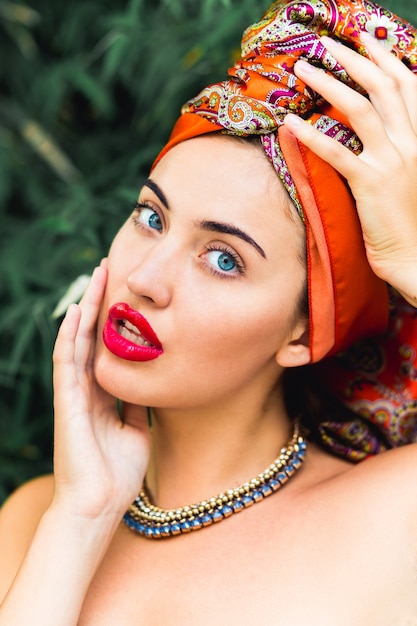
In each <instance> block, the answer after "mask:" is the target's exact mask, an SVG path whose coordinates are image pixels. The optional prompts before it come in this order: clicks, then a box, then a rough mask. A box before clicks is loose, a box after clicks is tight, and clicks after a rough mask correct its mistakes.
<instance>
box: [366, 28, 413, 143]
mask: <svg viewBox="0 0 417 626" xmlns="http://www.w3.org/2000/svg"><path fill="white" fill-rule="evenodd" d="M361 39H362V42H363V44H364V46H365V48H366V50H367V52H368V54H369V56H370V57H371V59H372V61H373V62H374V63H375V64H376V65H378V67H380V68H381V69H382V70H384V71H385V72H386V73H387V74H389V75H390V76H391V77H392V78H393V79H394V80H395V82H396V85H397V90H399V91H400V92H401V96H402V98H403V100H404V102H405V105H406V107H407V110H408V114H409V118H410V121H411V123H412V125H413V129H414V131H417V76H416V74H414V73H413V72H412V71H411V70H410V69H409V68H408V67H407V66H406V64H405V63H403V62H402V61H401V60H400V59H399V58H398V57H397V56H396V55H394V54H392V53H391V52H390V51H389V50H388V49H387V48H385V47H384V46H383V45H382V44H381V43H379V42H378V41H377V40H376V39H375V37H372V36H371V35H370V34H369V33H362V35H361Z"/></svg>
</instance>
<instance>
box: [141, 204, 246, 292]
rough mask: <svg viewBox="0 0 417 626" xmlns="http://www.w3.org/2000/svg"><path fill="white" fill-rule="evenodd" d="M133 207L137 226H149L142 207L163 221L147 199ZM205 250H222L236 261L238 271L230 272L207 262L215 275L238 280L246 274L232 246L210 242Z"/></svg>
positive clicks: (207, 251)
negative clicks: (145, 222)
mask: <svg viewBox="0 0 417 626" xmlns="http://www.w3.org/2000/svg"><path fill="white" fill-rule="evenodd" d="M133 209H134V211H135V214H134V215H133V216H132V221H133V223H134V225H135V226H138V227H139V228H142V229H143V230H146V229H147V228H146V226H145V225H144V224H143V223H142V222H141V221H140V220H139V215H140V212H141V210H142V209H149V210H150V211H153V212H154V213H156V214H157V215H158V216H159V219H160V220H161V223H162V218H161V216H160V214H159V212H158V211H157V209H156V208H155V206H153V204H151V203H150V202H147V201H144V202H134V203H133ZM136 213H138V215H136ZM149 228H150V227H149ZM155 230H156V229H155ZM156 232H158V231H156ZM204 250H205V252H206V253H210V252H222V253H223V254H227V255H229V256H230V258H232V259H233V261H234V262H235V263H236V272H234V273H228V272H222V271H221V270H216V268H215V267H214V266H213V265H212V264H211V263H208V262H207V267H208V269H209V271H210V272H211V273H212V274H213V275H214V276H217V277H219V278H225V279H226V280H236V278H238V277H239V276H244V274H245V272H246V269H245V266H244V265H243V263H242V260H241V258H240V256H239V255H238V254H237V253H236V252H235V251H234V250H233V249H232V248H229V246H226V245H225V244H219V243H216V244H208V245H206V246H204Z"/></svg>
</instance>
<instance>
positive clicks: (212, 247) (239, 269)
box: [204, 243, 246, 280]
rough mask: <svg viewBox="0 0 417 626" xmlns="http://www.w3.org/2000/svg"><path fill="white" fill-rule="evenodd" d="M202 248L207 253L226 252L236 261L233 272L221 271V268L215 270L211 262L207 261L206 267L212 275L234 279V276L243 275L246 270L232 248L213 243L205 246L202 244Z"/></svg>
mask: <svg viewBox="0 0 417 626" xmlns="http://www.w3.org/2000/svg"><path fill="white" fill-rule="evenodd" d="M204 249H205V251H206V252H207V253H208V252H222V253H223V254H227V255H228V256H230V258H232V259H233V261H234V262H235V263H236V272H233V273H228V272H222V271H221V270H216V268H215V267H214V265H212V264H211V263H207V267H208V269H209V271H210V272H211V273H212V274H213V275H214V276H218V277H219V278H225V279H226V280H236V278H239V276H244V274H245V271H246V270H245V266H244V265H243V263H242V260H241V258H240V256H239V255H238V254H237V253H236V252H235V251H234V250H233V249H232V248H229V247H228V246H226V245H224V244H219V243H213V244H208V245H207V246H204Z"/></svg>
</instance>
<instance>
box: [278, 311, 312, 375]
mask: <svg viewBox="0 0 417 626" xmlns="http://www.w3.org/2000/svg"><path fill="white" fill-rule="evenodd" d="M275 360H276V362H277V363H278V365H280V366H281V367H298V366H299V365H306V364H307V363H309V362H310V360H311V357H310V343H309V332H308V320H305V319H303V320H300V321H299V322H298V323H297V325H296V326H295V328H294V329H293V330H292V332H291V335H290V337H289V338H288V339H287V341H286V342H285V343H283V344H282V346H281V347H280V348H279V350H278V352H277V353H276V355H275Z"/></svg>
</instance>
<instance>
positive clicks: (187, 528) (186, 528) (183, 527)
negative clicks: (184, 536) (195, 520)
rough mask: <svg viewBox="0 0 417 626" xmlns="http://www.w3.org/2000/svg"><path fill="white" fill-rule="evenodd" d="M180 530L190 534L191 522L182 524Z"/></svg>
mask: <svg viewBox="0 0 417 626" xmlns="http://www.w3.org/2000/svg"><path fill="white" fill-rule="evenodd" d="M180 529H181V532H182V533H189V532H190V530H191V525H190V522H181V523H180Z"/></svg>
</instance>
